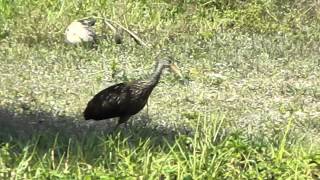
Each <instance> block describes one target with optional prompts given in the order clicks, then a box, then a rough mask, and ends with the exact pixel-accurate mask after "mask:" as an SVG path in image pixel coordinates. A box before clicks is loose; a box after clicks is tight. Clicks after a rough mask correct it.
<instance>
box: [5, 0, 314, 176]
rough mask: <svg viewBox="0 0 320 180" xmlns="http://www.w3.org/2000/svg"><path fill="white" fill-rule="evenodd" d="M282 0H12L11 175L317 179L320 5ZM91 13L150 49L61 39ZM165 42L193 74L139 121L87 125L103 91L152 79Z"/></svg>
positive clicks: (169, 81)
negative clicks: (92, 103) (86, 116)
mask: <svg viewBox="0 0 320 180" xmlns="http://www.w3.org/2000/svg"><path fill="white" fill-rule="evenodd" d="M281 2H282V3H283V4H279V3H278V2H276V1H268V3H266V2H263V1H222V0H221V1H208V2H207V1H198V2H187V1H172V2H166V1H157V2H155V3H148V2H146V1H126V2H125V3H124V2H120V1H119V2H113V1H103V0H102V1H94V2H93V1H68V2H67V1H59V2H54V1H50V2H49V1H41V2H40V1H27V0H26V1H12V2H11V1H5V0H2V1H1V0H0V5H1V6H0V7H1V8H0V12H1V13H0V14H1V18H0V22H3V23H1V25H0V28H1V34H0V39H1V42H0V43H1V46H0V177H1V178H11V179H14V178H16V179H31V178H35V179H48V178H49V179H86V178H87V179H96V178H102V179H112V178H118V179H121V178H129V179H138V178H140V179H209V178H216V179H234V178H238V179H242V178H243V179H254V178H261V179H263V178H264V179H279V178H280V179H281V178H283V179H290V178H292V179H299V178H301V179H308V178H315V179H316V178H319V169H320V168H319V163H320V158H319V139H320V138H319V127H320V123H319V122H320V121H319V120H320V114H319V112H320V104H319V102H320V81H319V79H320V74H319V72H320V66H319V64H320V59H319V53H320V52H319V33H318V32H319V31H318V30H319V27H318V25H319V23H317V22H318V16H317V14H318V11H317V9H318V8H319V7H318V6H317V4H316V3H308V2H307V1H281ZM92 15H97V16H105V17H108V18H111V19H112V20H114V21H117V22H121V23H122V24H123V25H124V26H126V27H128V28H130V29H132V30H134V31H137V33H138V34H139V36H140V37H141V38H143V39H144V40H145V41H147V42H148V44H150V48H143V47H141V46H138V45H136V44H135V42H133V41H132V40H131V39H130V38H129V37H126V36H125V37H124V38H125V39H124V44H122V45H115V44H114V43H113V42H112V40H111V39H108V40H106V41H103V42H101V43H100V44H99V47H98V49H96V50H90V49H87V48H85V47H69V46H67V45H65V44H63V35H62V34H63V31H64V28H65V27H66V26H67V25H68V23H70V22H71V21H72V20H74V19H77V18H82V17H84V16H92ZM96 30H97V32H98V33H99V34H103V33H107V35H110V37H112V34H108V33H110V32H109V31H108V30H106V29H105V28H104V27H103V26H102V24H101V22H98V23H97V27H96ZM163 49H166V50H165V51H166V53H168V54H171V55H172V56H173V57H174V58H175V60H176V63H177V64H178V65H179V66H180V68H181V70H182V72H183V74H184V76H185V79H184V80H181V79H177V78H176V77H174V76H172V75H170V74H169V73H167V72H166V73H164V75H163V77H162V80H161V82H160V84H159V85H158V86H157V87H156V89H155V90H154V92H153V93H152V96H151V98H150V100H149V103H148V105H149V106H148V108H145V109H144V110H143V111H142V112H141V113H139V114H138V115H136V116H135V117H133V118H132V119H131V120H130V122H129V128H124V127H122V128H121V129H119V130H118V131H112V127H114V125H115V122H114V120H109V121H100V122H93V121H84V120H83V118H82V111H83V109H84V107H85V105H86V103H87V102H88V100H89V99H90V98H91V97H92V96H93V95H94V94H95V93H97V92H98V91H99V90H101V89H103V88H105V87H106V86H109V85H111V84H114V83H117V82H121V81H128V80H133V79H139V78H142V79H145V78H147V77H148V74H150V73H151V71H152V69H153V65H154V59H155V56H156V55H157V54H158V53H159V52H160V51H163Z"/></svg>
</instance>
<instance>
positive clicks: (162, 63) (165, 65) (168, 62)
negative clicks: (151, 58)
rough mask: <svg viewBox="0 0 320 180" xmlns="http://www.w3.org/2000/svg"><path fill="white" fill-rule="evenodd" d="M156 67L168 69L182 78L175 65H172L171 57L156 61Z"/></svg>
mask: <svg viewBox="0 0 320 180" xmlns="http://www.w3.org/2000/svg"><path fill="white" fill-rule="evenodd" d="M157 67H162V68H170V70H171V71H172V72H174V73H175V74H177V75H178V76H180V77H182V74H181V72H180V70H179V68H178V66H177V65H176V64H174V63H173V60H172V58H171V57H166V58H162V59H158V62H157Z"/></svg>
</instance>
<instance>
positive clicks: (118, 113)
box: [84, 61, 171, 125]
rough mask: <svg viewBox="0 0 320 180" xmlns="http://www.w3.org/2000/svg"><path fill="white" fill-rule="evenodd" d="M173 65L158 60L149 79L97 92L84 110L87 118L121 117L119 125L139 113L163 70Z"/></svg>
mask: <svg viewBox="0 0 320 180" xmlns="http://www.w3.org/2000/svg"><path fill="white" fill-rule="evenodd" d="M169 66H171V65H170V64H169V63H168V61H163V62H158V64H157V66H156V69H155V72H154V73H153V75H152V76H151V78H150V80H149V81H133V82H129V83H119V84H116V85H113V86H110V87H108V88H106V89H104V90H102V91H100V92H99V93H98V94H96V95H95V96H94V97H93V98H92V99H91V100H90V101H89V102H88V105H87V107H86V109H85V111H84V118H85V119H86V120H89V119H93V120H103V119H108V118H113V117H119V121H118V125H119V124H121V123H124V122H126V121H127V120H128V119H129V118H130V116H132V115H134V114H136V113H138V112H139V111H140V110H141V109H143V107H144V106H145V105H146V103H147V101H148V98H149V96H150V94H151V92H152V90H153V89H154V87H155V86H156V85H157V84H158V82H159V80H160V76H161V73H162V70H163V69H164V68H165V67H169Z"/></svg>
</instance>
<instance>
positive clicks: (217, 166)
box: [0, 110, 319, 179]
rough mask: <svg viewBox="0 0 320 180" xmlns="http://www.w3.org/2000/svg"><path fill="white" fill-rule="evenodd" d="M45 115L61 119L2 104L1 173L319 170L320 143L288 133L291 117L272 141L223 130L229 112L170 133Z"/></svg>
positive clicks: (186, 174) (215, 174)
mask: <svg viewBox="0 0 320 180" xmlns="http://www.w3.org/2000/svg"><path fill="white" fill-rule="evenodd" d="M42 116H47V118H48V119H50V118H51V119H55V124H49V123H48V122H43V123H39V122H38V123H36V122H31V121H30V120H28V121H26V119H28V117H29V118H30V116H25V115H24V116H19V115H14V114H13V113H12V112H8V111H5V110H1V121H0V122H1V129H2V131H1V133H0V137H1V147H0V154H1V156H0V157H1V158H0V164H1V172H0V175H1V177H3V178H18V179H20V178H28V179H29V178H37V179H38V178H40V179H46V178H50V179H51V178H53V179H56V178H72V179H83V178H89V179H92V178H93V179H94V178H150V179H158V178H160V179H164V178H167V179H183V178H233V177H238V178H249V179H251V178H258V177H259V178H268V179H273V178H308V177H312V176H313V177H318V175H319V174H318V173H319V172H318V170H317V162H318V160H319V159H317V158H318V155H317V154H316V152H317V151H316V149H317V148H315V147H314V146H313V145H312V144H311V145H307V146H306V145H302V144H301V141H299V140H297V139H292V138H290V132H289V131H290V123H289V124H288V125H287V126H286V131H285V132H284V133H283V134H281V136H280V137H281V138H280V139H274V140H270V139H269V140H268V139H265V138H263V137H256V138H248V137H247V136H244V134H243V133H241V132H233V133H225V132H223V128H222V126H221V125H222V124H223V121H224V118H223V117H219V116H214V115H212V116H210V117H209V116H207V117H199V118H198V120H197V126H196V127H195V129H194V130H195V131H194V133H193V134H192V135H187V134H182V133H177V132H176V133H175V132H173V131H171V130H169V131H170V132H169V133H164V132H165V131H166V130H165V129H162V130H161V131H159V130H156V129H149V128H150V127H148V126H145V127H142V126H141V124H140V125H132V126H130V128H129V129H121V130H120V131H115V132H108V131H105V130H103V129H101V128H100V130H99V129H97V127H89V126H90V125H89V126H88V124H86V125H85V126H83V125H81V124H79V123H78V122H74V123H71V122H72V121H70V120H71V119H69V120H67V119H68V118H66V117H55V116H52V115H49V114H42ZM31 117H32V116H31ZM19 118H22V119H19ZM5 119H10V122H6V121H4V120H5ZM32 119H35V118H34V117H32ZM13 121H14V122H13ZM61 121H63V122H61ZM57 122H60V124H59V125H58V126H57ZM14 123H17V124H14ZM45 123H47V124H45ZM61 124H64V125H63V128H61V127H62V126H61ZM6 128H9V129H6ZM21 130H22V131H21Z"/></svg>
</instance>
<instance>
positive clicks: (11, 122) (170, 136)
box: [0, 108, 192, 150]
mask: <svg viewBox="0 0 320 180" xmlns="http://www.w3.org/2000/svg"><path fill="white" fill-rule="evenodd" d="M116 122H117V119H111V120H110V119H109V120H103V121H93V120H89V121H85V120H83V118H82V117H69V116H56V115H54V114H53V113H49V112H29V113H22V114H18V113H16V112H15V111H13V110H10V109H4V108H0V144H1V143H6V142H19V143H22V144H28V143H30V142H32V140H34V138H35V137H36V138H39V137H41V138H42V139H45V140H44V141H45V142H42V144H46V143H47V144H48V145H49V144H51V145H52V143H53V141H55V138H56V137H57V136H58V137H59V141H61V140H62V143H68V142H69V141H70V140H71V141H76V142H77V141H78V142H81V141H82V142H83V141H87V140H88V141H95V140H98V141H99V140H101V138H105V139H106V140H107V139H108V138H119V134H120V137H121V139H127V140H129V141H130V143H133V144H134V143H135V142H137V143H138V142H141V140H142V141H143V140H147V139H149V140H150V143H152V145H162V144H164V142H166V143H170V144H171V143H174V142H175V139H176V138H177V137H178V136H179V135H182V134H183V135H190V134H192V132H191V130H187V129H186V128H171V127H164V126H161V125H151V123H149V122H150V119H149V118H148V117H147V116H145V115H143V114H141V113H140V114H138V115H136V116H133V117H132V118H131V119H130V120H129V122H128V125H127V127H126V126H124V125H121V126H120V127H119V128H118V129H117V130H114V127H115V125H116ZM117 136H118V137H117ZM44 150H45V149H44Z"/></svg>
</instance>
